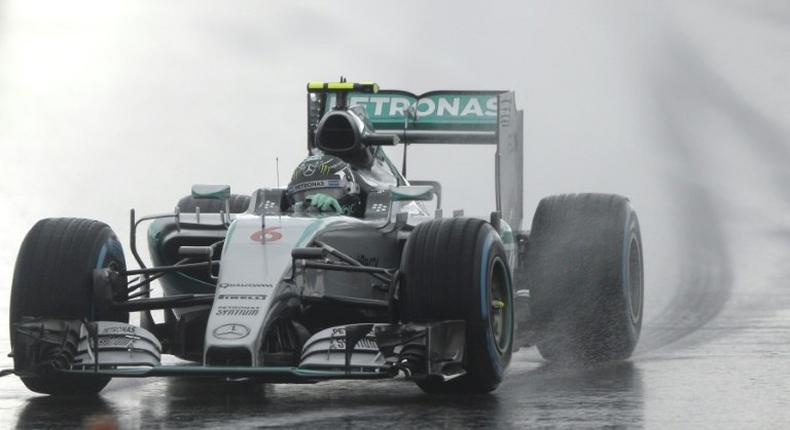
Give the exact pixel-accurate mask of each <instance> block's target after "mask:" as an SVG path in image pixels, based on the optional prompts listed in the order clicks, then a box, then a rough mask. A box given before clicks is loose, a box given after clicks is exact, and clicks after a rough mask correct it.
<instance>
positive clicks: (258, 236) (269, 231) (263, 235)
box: [250, 227, 283, 243]
mask: <svg viewBox="0 0 790 430" xmlns="http://www.w3.org/2000/svg"><path fill="white" fill-rule="evenodd" d="M279 229H280V227H266V228H265V229H263V230H258V231H256V232H255V233H253V234H252V235H251V236H250V240H252V241H254V242H261V240H263V242H264V243H265V242H274V241H275V240H280V239H282V238H283V234H282V233H280V232H279V231H276V230H279Z"/></svg>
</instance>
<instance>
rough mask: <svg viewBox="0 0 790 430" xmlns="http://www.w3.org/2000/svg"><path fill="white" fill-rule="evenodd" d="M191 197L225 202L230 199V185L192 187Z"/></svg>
mask: <svg viewBox="0 0 790 430" xmlns="http://www.w3.org/2000/svg"><path fill="white" fill-rule="evenodd" d="M192 197H194V198H196V199H212V200H226V199H229V198H230V185H192Z"/></svg>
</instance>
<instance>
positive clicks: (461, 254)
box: [399, 218, 513, 393]
mask: <svg viewBox="0 0 790 430" xmlns="http://www.w3.org/2000/svg"><path fill="white" fill-rule="evenodd" d="M403 258H404V264H403V265H402V266H401V269H402V273H403V277H402V279H401V286H400V291H399V295H400V297H399V300H400V316H401V320H402V321H404V322H426V321H442V320H465V321H466V344H465V351H464V355H465V357H464V358H465V359H464V362H465V363H464V368H465V370H466V374H464V375H463V376H460V377H457V378H455V379H452V380H450V381H448V382H444V381H443V380H442V379H440V378H438V377H435V376H434V377H429V378H428V379H425V380H422V381H418V382H417V384H418V385H419V386H420V388H422V389H423V391H425V392H428V393H486V392H490V391H493V390H494V389H496V387H497V386H498V385H499V383H500V382H502V377H503V375H504V372H505V368H506V367H507V365H508V364H509V362H510V356H511V351H512V347H513V289H512V282H511V274H510V269H509V267H508V262H507V261H508V260H507V255H506V254H505V249H504V247H503V245H502V241H501V239H500V237H499V234H498V233H497V232H496V230H494V228H493V227H492V226H491V225H490V224H488V223H487V222H485V221H483V220H479V219H470V218H448V219H440V220H433V221H428V222H425V223H422V224H419V225H417V227H416V228H415V229H414V231H413V232H412V233H411V235H410V236H409V239H408V241H407V242H406V246H405V249H404V257H403Z"/></svg>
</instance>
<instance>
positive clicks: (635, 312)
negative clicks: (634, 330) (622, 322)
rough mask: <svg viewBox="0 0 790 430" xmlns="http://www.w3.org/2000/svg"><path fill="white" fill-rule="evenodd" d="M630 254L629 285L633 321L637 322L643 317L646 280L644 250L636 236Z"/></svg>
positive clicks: (632, 241)
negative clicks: (643, 260) (643, 264)
mask: <svg viewBox="0 0 790 430" xmlns="http://www.w3.org/2000/svg"><path fill="white" fill-rule="evenodd" d="M629 248H630V251H629V255H628V287H629V293H630V295H631V322H632V323H634V324H636V323H638V321H639V319H640V318H641V317H642V295H643V294H644V281H643V279H642V277H643V274H642V251H641V250H640V249H639V242H637V241H636V238H632V239H631V246H630V247H629Z"/></svg>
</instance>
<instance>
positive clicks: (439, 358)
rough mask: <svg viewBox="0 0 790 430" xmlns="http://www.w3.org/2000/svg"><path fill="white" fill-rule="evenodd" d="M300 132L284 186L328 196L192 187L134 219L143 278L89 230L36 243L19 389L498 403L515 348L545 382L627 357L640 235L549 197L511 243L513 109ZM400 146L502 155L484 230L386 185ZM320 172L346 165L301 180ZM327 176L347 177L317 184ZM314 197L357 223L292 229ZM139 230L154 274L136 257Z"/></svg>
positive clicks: (399, 115)
mask: <svg viewBox="0 0 790 430" xmlns="http://www.w3.org/2000/svg"><path fill="white" fill-rule="evenodd" d="M307 119H308V142H307V143H308V151H309V153H310V155H311V157H310V158H308V159H307V160H306V162H303V164H302V165H300V166H301V167H300V169H299V170H298V172H299V174H300V175H302V176H305V177H308V176H310V175H313V174H315V175H320V174H325V176H326V175H330V177H323V179H316V180H315V181H312V182H310V183H308V184H307V185H305V184H301V185H293V184H292V185H291V186H289V188H283V189H280V188H261V189H258V190H256V191H255V192H253V193H252V195H251V196H249V197H248V196H240V195H233V194H230V187H228V186H207V185H196V186H194V187H193V189H192V195H191V196H188V197H185V198H183V199H181V201H180V202H179V203H178V206H177V207H176V209H175V211H174V212H173V213H168V214H162V215H153V216H144V217H137V216H136V215H135V212H134V210H132V211H131V222H130V230H131V234H130V244H129V245H130V248H131V253H132V255H133V256H134V259H135V261H136V262H137V265H139V268H137V269H129V268H127V266H126V259H125V257H124V251H123V248H122V246H121V244H120V243H119V241H118V238H117V237H116V235H115V234H114V233H113V231H112V230H111V229H110V227H108V226H107V225H105V224H103V223H101V222H98V221H92V220H87V219H76V218H50V219H44V220H41V221H39V222H38V223H37V224H35V226H33V228H32V229H31V231H30V232H29V233H28V235H27V236H26V238H25V240H24V242H23V243H22V246H21V249H20V251H19V256H18V259H17V263H16V269H15V272H14V280H13V287H12V292H11V307H10V322H11V325H10V326H11V345H12V349H13V352H12V356H13V359H14V370H13V373H15V374H16V375H18V376H19V377H20V378H21V379H22V381H23V382H24V383H25V385H26V386H27V387H28V388H29V389H31V390H33V391H36V392H39V393H48V394H64V393H69V394H73V393H95V392H98V391H100V390H101V389H102V388H103V387H104V386H105V385H106V384H107V383H108V382H109V381H110V379H111V378H113V377H148V376H195V377H219V378H227V379H245V380H253V381H261V382H294V383H299V382H302V383H303V382H310V383H312V382H319V381H322V380H328V379H379V378H395V377H398V376H399V375H400V376H402V378H401V379H407V380H413V381H415V382H416V383H417V385H419V387H420V388H422V389H423V390H424V391H426V392H430V393H433V392H453V393H462V392H466V393H469V392H489V391H492V390H494V389H495V388H496V387H497V386H498V385H499V384H500V382H501V381H502V380H503V377H504V375H505V370H506V368H507V366H508V363H509V361H510V358H511V354H512V352H513V351H514V350H515V349H516V348H519V347H523V346H528V345H537V347H538V348H539V350H540V352H541V354H542V355H543V357H545V358H546V359H547V360H562V361H584V362H587V361H601V360H619V359H625V358H627V357H629V356H630V354H631V352H632V351H633V349H634V347H635V345H636V343H637V340H638V337H639V332H640V328H641V323H642V302H643V280H642V245H641V239H640V233H639V224H638V221H637V217H636V213H635V212H634V210H633V209H632V208H631V206H630V205H629V202H628V200H627V199H626V198H623V197H619V196H616V195H604V194H573V195H561V196H554V197H548V198H545V199H543V200H542V201H541V202H540V204H539V206H538V208H537V211H536V213H535V216H534V219H533V222H532V227H531V230H530V231H526V230H524V229H522V210H523V209H522V206H523V191H522V177H523V161H522V160H523V156H522V123H523V118H522V112H521V111H518V110H516V108H515V96H514V94H513V93H512V92H505V91H434V92H429V93H426V94H422V95H414V94H411V93H408V92H404V91H379V89H378V85H376V84H373V83H369V82H362V83H350V82H345V81H342V80H341V82H336V83H310V84H308V118H307ZM397 144H405V145H423V144H456V145H459V146H458V147H460V148H463V145H467V144H490V145H495V146H496V154H495V160H494V163H495V167H496V169H495V171H496V172H495V174H496V208H495V210H494V211H493V212H491V214H490V217H486V218H485V219H478V218H468V217H464V215H463V212H462V211H454V212H453V213H452V217H445V216H443V215H444V214H443V210H442V208H441V186H440V185H439V184H438V183H436V182H430V181H409V180H407V179H406V178H405V177H404V176H405V175H404V171H405V161H404V166H403V168H402V169H400V170H399V169H398V168H396V167H395V166H394V165H393V163H391V162H390V160H389V159H388V158H387V156H386V154H385V152H384V150H383V148H382V146H385V145H397ZM458 147H457V148H458ZM458 150H460V149H458ZM404 154H405V152H404ZM323 156H331V157H335V158H337V159H339V160H341V161H342V163H341V162H340V161H338V162H337V163H336V164H333V165H332V166H328V165H326V164H318V163H317V162H316V163H312V162H311V160H319V159H321V157H323ZM404 160H405V156H404ZM311 163H312V164H311ZM341 164H342V166H347V169H346V167H343V169H346V170H344V171H345V172H346V176H344V177H341V176H338V177H337V178H334V177H331V175H332V174H334V173H332V171H331V169H330V167H332V168H334V167H333V166H336V165H341ZM348 172H350V173H348ZM295 176H297V175H295ZM307 189H311V190H324V191H326V190H330V191H337V190H340V191H342V190H345V192H350V191H353V192H355V193H356V194H355V195H356V196H357V197H358V199H357V200H356V204H357V205H358V206H357V207H356V208H355V209H353V210H349V211H345V212H344V213H335V212H331V213H329V212H326V211H315V210H313V211H311V210H305V207H304V206H305V203H310V200H309V199H310V195H309V193H307V197H306V199H305V200H300V199H298V198H297V196H298V195H300V193H301V195H305V193H304V191H305V190H307ZM313 197H314V198H315V199H317V197H315V196H313ZM333 199H334V198H333ZM333 199H328V198H327V199H326V201H328V202H332V200H333ZM434 199H435V202H434V203H431V204H430V206H435V210H431V211H429V210H427V207H429V204H428V203H426V201H433V200H434ZM333 205H334V203H332V204H327V207H330V206H331V207H333ZM144 221H152V223H151V224H150V227H149V229H148V248H149V251H150V256H151V260H152V261H153V263H154V265H153V266H152V267H148V266H147V265H146V264H144V261H143V259H142V258H141V257H140V255H139V252H138V249H137V245H136V238H137V235H136V232H137V228H138V226H139V225H140V223H141V222H144ZM153 281H159V283H160V284H161V287H162V290H163V291H162V294H161V295H159V294H157V295H156V296H154V295H152V294H151V292H152V282H153ZM152 310H162V311H163V314H164V317H163V318H157V319H159V320H163V322H156V319H154V318H153V316H152V314H151V311H152ZM130 312H139V313H140V317H139V321H140V323H139V325H132V324H129V314H130ZM135 320H136V318H135ZM162 354H172V355H175V356H176V357H179V358H181V359H183V360H186V361H179V360H169V361H170V362H171V363H169V364H168V363H166V364H163V363H162V362H161V355H162Z"/></svg>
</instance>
